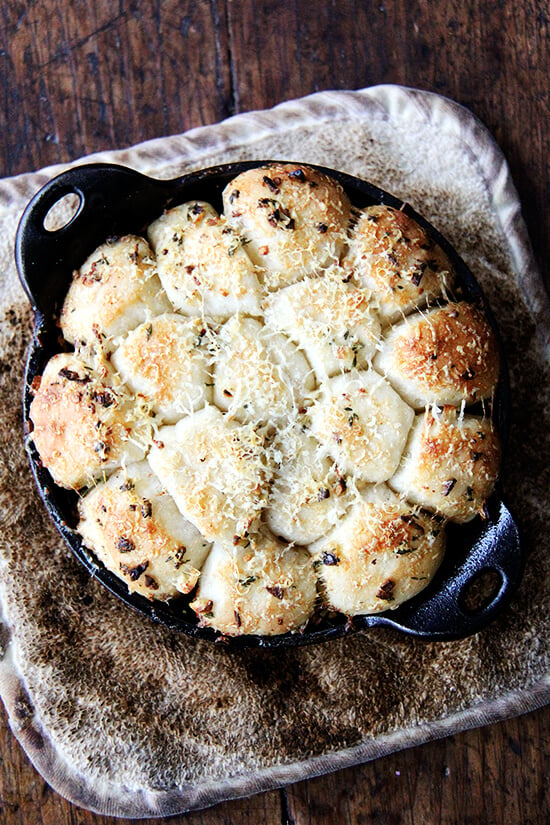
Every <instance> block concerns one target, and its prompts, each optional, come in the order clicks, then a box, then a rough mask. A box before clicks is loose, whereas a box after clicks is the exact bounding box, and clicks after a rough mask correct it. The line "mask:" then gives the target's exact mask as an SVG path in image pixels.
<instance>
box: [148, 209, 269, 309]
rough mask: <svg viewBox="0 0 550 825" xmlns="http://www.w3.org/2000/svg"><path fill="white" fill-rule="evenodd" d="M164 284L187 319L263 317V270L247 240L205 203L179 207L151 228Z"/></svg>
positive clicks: (166, 213) (151, 239) (166, 214)
mask: <svg viewBox="0 0 550 825" xmlns="http://www.w3.org/2000/svg"><path fill="white" fill-rule="evenodd" d="M148 235H149V240H150V242H151V244H152V246H153V249H154V250H155V252H156V255H157V260H158V270H159V275H160V278H161V281H162V283H163V286H164V288H165V290H166V293H167V295H168V297H169V298H170V300H171V301H172V303H173V305H174V307H175V308H176V309H178V310H179V311H180V312H182V313H184V314H185V315H214V316H219V317H223V318H227V317H229V316H230V315H233V314H234V313H235V312H245V313H247V314H248V315H259V314H260V296H261V288H260V284H259V282H258V271H257V269H256V267H255V266H254V265H253V263H252V262H251V260H250V258H249V257H248V255H247V254H246V252H245V251H244V246H243V238H241V236H240V235H239V232H238V230H236V229H235V228H234V227H233V226H231V225H230V224H229V223H227V221H226V220H225V218H224V217H220V216H219V215H218V214H217V212H216V210H215V209H214V208H213V207H212V206H210V204H208V203H204V202H203V201H190V202H189V203H184V204H182V205H181V206H176V207H175V208H174V209H170V210H169V211H168V212H165V214H164V215H163V216H162V217H161V218H159V219H158V220H156V221H155V222H154V223H152V224H151V226H150V227H149V229H148Z"/></svg>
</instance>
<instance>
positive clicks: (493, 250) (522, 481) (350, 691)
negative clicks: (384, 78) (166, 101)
mask: <svg viewBox="0 0 550 825" xmlns="http://www.w3.org/2000/svg"><path fill="white" fill-rule="evenodd" d="M266 157H277V158H285V159H292V160H299V161H305V162H308V161H309V162H312V163H320V164H323V165H326V166H329V167H333V168H338V169H341V170H343V171H346V172H350V173H352V174H354V175H358V176H360V177H363V178H365V179H367V180H370V181H372V182H373V183H375V184H377V185H379V186H381V187H382V188H384V189H387V190H388V191H391V192H393V193H394V194H395V195H397V196H399V197H400V198H402V199H404V200H407V201H409V202H410V203H411V204H412V205H413V206H414V207H415V208H416V209H417V210H418V211H419V212H420V213H422V214H423V215H424V216H425V217H427V218H428V219H429V220H430V221H431V222H432V223H434V224H435V226H436V227H437V228H438V229H439V230H440V231H441V232H442V233H443V234H444V235H445V236H446V237H447V238H448V239H449V240H450V241H451V242H452V243H453V244H454V245H455V246H456V247H457V249H458V251H459V252H460V253H461V254H462V255H463V257H464V258H465V259H466V261H467V263H468V264H469V265H470V267H471V268H472V270H473V271H474V273H475V274H476V275H477V277H478V279H479V280H480V281H481V283H482V285H483V287H484V289H485V291H486V294H487V296H488V298H489V300H490V303H491V304H492V307H493V309H494V311H495V314H496V316H497V319H498V323H499V326H500V329H501V332H502V334H503V338H504V341H505V344H506V349H507V355H508V359H509V364H510V369H511V383H512V393H513V396H512V397H513V416H512V430H511V438H510V448H509V452H508V456H507V461H506V466H505V471H504V488H505V495H506V498H507V501H508V503H509V505H510V507H511V509H512V511H513V512H514V514H515V515H516V517H517V519H518V521H519V522H520V525H521V529H522V534H523V539H524V542H525V546H526V549H527V550H528V561H527V569H526V574H525V577H524V581H523V585H522V587H521V589H520V591H519V593H518V594H517V596H516V597H515V598H514V600H513V603H512V605H511V606H510V608H509V609H508V610H506V611H505V612H504V613H503V614H502V615H501V616H500V617H499V618H498V620H497V621H496V622H495V623H494V624H493V625H492V626H491V627H489V628H487V629H486V630H485V631H483V632H482V633H479V634H478V635H476V636H474V637H472V638H469V639H465V640H463V641H458V642H447V643H425V642H421V641H417V640H414V639H411V638H408V637H405V636H403V635H400V634H398V633H397V632H395V631H391V630H388V629H382V628H379V629H376V630H373V631H370V632H363V633H359V634H356V635H354V636H352V637H350V638H346V639H342V640H338V641H334V642H330V643H327V644H323V645H317V646H312V647H306V648H300V649H297V650H290V651H281V652H269V651H262V650H247V651H241V652H233V653H231V652H227V651H226V650H224V649H222V648H220V647H219V646H215V645H212V644H209V643H205V642H197V641H193V640H192V639H189V638H187V637H186V636H183V635H179V634H178V633H175V632H171V631H168V630H166V629H165V628H163V627H159V626H157V625H155V624H153V623H152V622H150V621H149V620H147V619H145V618H143V617H142V616H140V615H137V614H135V613H133V612H131V611H129V610H128V609H127V608H126V607H125V606H124V605H123V604H122V603H120V602H118V601H117V600H116V599H115V598H114V597H113V596H111V595H110V594H109V593H108V592H107V591H106V590H104V589H103V588H102V586H100V585H99V584H98V583H97V582H96V581H94V580H91V579H89V578H88V576H87V574H86V573H85V571H84V570H83V569H82V568H81V567H80V566H79V564H78V563H77V562H76V560H75V559H74V558H73V557H72V555H71V554H70V552H69V551H68V549H67V548H66V547H65V545H64V544H63V542H62V540H61V539H60V538H59V536H58V535H57V533H56V531H55V529H54V528H53V527H52V525H51V523H50V521H49V519H48V517H47V515H46V513H45V512H44V510H43V507H42V505H41V503H40V501H39V500H38V496H37V494H36V492H35V489H34V486H33V482H32V479H31V475H30V471H29V469H28V466H27V460H26V456H25V453H24V449H23V438H22V430H21V413H20V395H21V387H22V374H23V362H24V358H25V350H26V348H27V346H28V343H29V340H30V335H31V327H30V313H29V308H28V306H27V302H26V299H25V297H24V294H23V292H22V290H21V287H20V286H19V284H18V281H17V276H16V272H15V268H14V264H13V238H14V233H15V229H16V226H17V222H18V219H19V217H20V214H21V211H22V209H23V207H24V205H25V203H26V202H27V200H28V198H30V197H31V196H32V195H33V194H34V192H35V191H36V190H37V189H38V188H39V186H40V185H42V184H43V183H45V182H46V180H47V179H49V178H50V177H51V176H52V175H53V174H54V173H56V172H59V171H61V170H62V169H63V168H64V167H57V168H55V169H47V170H44V171H42V172H39V173H36V174H29V175H22V176H20V177H17V178H13V179H8V180H4V181H1V182H0V227H1V234H0V238H1V241H0V261H1V272H2V275H1V278H2V292H1V298H0V313H1V317H2V324H1V326H0V352H1V359H0V394H1V395H0V398H1V404H0V456H1V458H0V513H1V524H2V531H1V532H2V535H1V537H0V603H1V606H2V611H3V619H4V625H3V627H4V629H3V633H2V635H1V641H2V651H3V658H2V661H1V663H0V693H1V695H2V699H3V701H4V704H5V706H6V709H7V712H8V714H9V719H10V724H11V727H12V729H13V731H14V733H15V735H16V736H17V738H18V739H19V741H20V742H21V744H22V746H23V747H24V749H25V750H26V752H27V754H28V755H29V757H30V759H31V760H32V761H33V763H34V764H35V765H36V767H37V768H38V770H39V771H40V772H41V773H42V775H43V776H44V777H45V779H46V780H47V781H48V782H49V783H50V784H51V785H52V786H53V787H54V788H55V789H57V790H58V791H59V792H60V793H61V794H63V795H64V796H66V797H68V798H69V799H70V800H72V801H74V802H76V803H78V804H80V805H82V806H84V807H87V808H90V809H92V810H95V811H98V812H102V813H106V814H110V815H119V816H127V817H142V816H167V815H169V814H173V813H177V812H181V811H184V810H189V809H192V808H197V807H201V806H206V805H209V804H213V803H215V802H217V801H220V800H222V799H227V798H229V797H232V796H238V795H242V794H251V793H254V792H257V791H260V790H264V789H267V788H272V787H275V786H277V785H280V784H283V783H288V782H293V781H296V780H299V779H302V778H305V777H308V776H312V775H315V774H319V773H322V772H327V771H331V770H336V769H338V768H341V767H344V766H346V765H352V764H355V763H357V762H361V761H366V760H368V759H373V758H375V757H377V756H380V755H382V754H385V753H388V752H390V751H392V750H397V749H399V748H404V747H407V746H410V745H413V744H418V743H420V742H424V741H427V740H428V739H432V738H435V737H439V736H444V735H446V734H449V733H451V732H454V731H457V730H462V729H465V728H467V727H472V726H475V725H480V724H484V723H487V722H490V721H492V720H496V719H499V718H503V717H505V716H507V715H512V714H518V713H521V712H523V711H527V710H530V709H532V708H535V707H537V706H539V705H541V704H543V703H545V702H546V701H548V700H549V698H550V680H549V678H548V674H549V672H550V667H549V639H550V633H549V629H550V628H549V624H550V623H549V617H550V578H549V575H548V573H549V568H550V552H549V550H550V547H549V544H550V539H549V531H548V530H547V527H546V522H545V515H546V512H545V511H546V508H547V504H548V494H549V490H550V479H549V461H548V436H549V433H550V426H549V422H548V418H549V413H548V411H549V409H550V405H549V398H548V394H549V393H548V387H549V384H548V340H549V336H548V333H549V313H548V303H547V300H546V296H545V293H544V290H543V288H542V284H541V282H540V278H539V275H538V273H537V271H536V268H535V266H534V263H533V258H532V254H531V250H530V247H529V242H528V239H527V237H526V233H525V228H524V225H523V221H522V219H521V215H520V208H519V204H518V200H517V195H516V193H515V190H514V187H513V185H512V183H511V180H510V176H509V172H508V168H507V166H506V163H505V161H504V159H503V157H502V155H501V153H500V151H499V149H498V147H497V146H496V145H495V143H494V142H493V140H492V138H491V137H490V135H489V134H488V132H487V131H486V130H485V129H484V127H483V126H482V125H481V124H480V123H479V122H478V121H477V120H476V119H475V118H474V117H473V116H472V115H471V114H470V113H469V112H468V111H466V110H464V109H462V108H461V107H459V106H457V105H456V104H454V103H452V102H450V101H447V100H444V99H442V98H440V97H437V96H435V95H431V94H428V93H425V92H419V91H414V90H408V89H403V88H400V87H395V86H380V87H374V88H371V89H365V90H363V91H360V92H323V93H320V94H317V95H313V96H311V97H308V98H305V99H303V100H298V101H292V102H288V103H284V104H282V105H281V106H279V107H276V108H275V109H273V110H271V111H267V112H257V113H252V114H245V115H239V116H237V117H235V118H232V119H231V120H229V121H226V122H224V123H222V124H218V125H215V126H210V127H206V128H201V129H197V130H194V131H192V132H190V133H188V134H186V135H182V136H177V137H171V138H163V139H160V140H155V141H152V142H148V143H145V144H143V145H140V146H136V147H134V148H131V149H128V150H125V151H121V152H113V153H104V154H102V155H96V156H94V158H93V159H94V160H109V161H115V162H120V163H124V164H127V165H129V166H132V167H134V168H136V169H139V170H141V171H143V172H146V173H149V174H151V175H153V176H157V177H163V178H169V177H175V176H177V175H180V174H182V173H184V172H185V171H187V170H191V169H197V168H200V167H205V166H209V165H212V164H216V163H219V162H224V161H228V160H238V159H247V158H266ZM83 160H90V159H89V158H87V159H83ZM79 162H82V161H79ZM545 346H546V350H545Z"/></svg>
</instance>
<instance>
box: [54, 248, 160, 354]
mask: <svg viewBox="0 0 550 825" xmlns="http://www.w3.org/2000/svg"><path fill="white" fill-rule="evenodd" d="M170 309H171V306H170V302H169V301H168V298H167V297H166V295H165V293H164V290H163V289H162V286H161V283H160V281H159V278H158V275H157V266H156V261H155V259H154V255H153V253H152V251H151V248H150V247H149V244H148V243H147V242H146V241H145V240H143V238H138V237H137V236H136V235H125V236H124V237H122V238H115V239H113V240H110V241H107V242H106V243H103V244H101V246H99V247H98V248H97V249H96V250H95V252H93V253H92V254H91V255H90V257H89V258H88V259H87V260H86V262H85V263H84V265H83V266H81V267H80V269H79V270H77V271H76V272H75V273H74V276H73V281H72V283H71V286H70V287H69V291H68V292H67V296H66V298H65V302H64V304H63V309H62V312H61V329H62V331H63V336H64V337H65V339H66V340H67V341H70V342H71V343H72V344H74V343H76V342H80V341H83V342H85V343H90V342H94V341H97V340H98V339H100V338H102V337H106V338H113V337H116V336H117V335H122V334H123V333H125V332H127V331H128V330H129V329H133V328H134V327H137V325H138V324H141V323H142V321H146V320H147V319H149V318H151V317H152V316H153V315H158V314H160V313H161V312H169V311H170Z"/></svg>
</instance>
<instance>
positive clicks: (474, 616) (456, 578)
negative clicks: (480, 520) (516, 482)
mask: <svg viewBox="0 0 550 825" xmlns="http://www.w3.org/2000/svg"><path fill="white" fill-rule="evenodd" d="M491 509H492V511H493V512H492V513H491V516H490V518H489V520H488V521H487V522H486V524H485V525H484V527H483V529H482V531H481V534H480V536H479V538H478V540H477V541H476V543H475V544H474V546H473V547H472V549H471V551H470V552H469V553H468V557H467V558H466V560H465V561H464V563H463V564H462V565H461V566H460V567H459V568H458V570H457V571H456V572H455V573H454V575H452V576H450V577H449V578H448V579H447V580H446V581H444V582H443V584H442V586H441V588H440V590H439V591H438V592H437V593H435V594H434V595H433V596H432V597H431V598H430V599H428V600H427V601H426V602H424V603H423V604H421V605H420V606H419V607H416V608H415V607H414V606H409V605H407V604H405V605H404V607H403V608H402V609H400V611H399V616H398V617H397V616H396V617H395V618H393V617H392V615H391V613H386V614H380V615H378V616H369V617H365V618H366V619H367V622H366V624H367V625H368V626H374V625H387V626H390V627H394V628H396V629H397V630H401V631H404V632H405V633H408V634H410V635H413V636H419V637H423V638H426V639H433V640H441V641H446V640H451V639H460V638H464V637H466V636H470V635H472V634H474V633H478V632H479V631H480V630H482V629H483V628H484V627H486V626H487V625H488V624H489V623H490V622H491V621H492V620H493V619H494V618H495V616H496V615H497V613H498V612H499V611H501V610H502V608H503V607H505V606H506V604H507V603H508V602H509V601H510V599H511V597H512V595H513V593H514V591H515V590H516V588H517V587H518V585H519V582H520V580H521V576H522V573H523V558H522V553H521V548H520V538H519V533H518V528H517V525H516V523H515V522H514V519H513V518H512V515H511V514H510V511H509V510H508V508H507V507H506V505H505V504H504V502H503V501H502V500H500V499H494V500H493V502H492V505H491ZM485 572H487V573H488V572H491V573H492V574H493V575H494V574H496V575H497V576H498V577H499V579H500V584H499V586H498V590H497V592H496V593H494V594H493V595H492V596H491V598H490V600H489V602H488V603H487V604H484V605H482V606H480V607H479V608H478V609H473V610H468V609H467V607H466V602H465V598H464V597H465V594H466V591H467V589H468V588H469V587H470V586H471V585H473V583H474V581H475V580H476V579H478V577H480V576H481V575H482V574H483V573H485Z"/></svg>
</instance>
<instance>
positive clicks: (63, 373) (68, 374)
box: [58, 367, 92, 384]
mask: <svg viewBox="0 0 550 825" xmlns="http://www.w3.org/2000/svg"><path fill="white" fill-rule="evenodd" d="M58 375H59V377H60V378H66V379H67V381H75V382H76V383H77V384H88V383H89V382H90V381H91V380H92V379H91V378H90V376H89V375H84V376H80V375H79V374H78V373H77V372H74V370H70V369H68V368H67V367H63V368H62V369H60V370H59V372H58Z"/></svg>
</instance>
